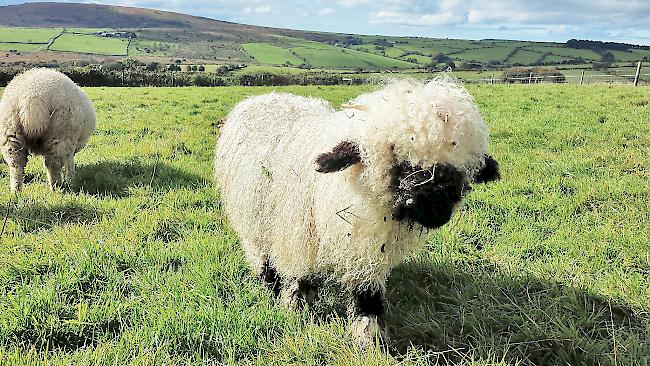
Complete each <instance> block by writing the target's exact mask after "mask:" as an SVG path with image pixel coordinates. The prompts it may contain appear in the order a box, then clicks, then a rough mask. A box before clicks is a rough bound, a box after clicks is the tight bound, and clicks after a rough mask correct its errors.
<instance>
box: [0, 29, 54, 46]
mask: <svg viewBox="0 0 650 366" xmlns="http://www.w3.org/2000/svg"><path fill="white" fill-rule="evenodd" d="M61 31H62V29H56V28H11V27H0V42H15V43H48V42H49V41H50V39H52V38H54V37H55V36H56V35H58V34H60V33H61Z"/></svg>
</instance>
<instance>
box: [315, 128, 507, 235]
mask: <svg viewBox="0 0 650 366" xmlns="http://www.w3.org/2000/svg"><path fill="white" fill-rule="evenodd" d="M360 162H361V154H360V151H359V147H358V146H357V145H356V144H355V143H353V142H350V141H343V142H341V143H339V144H338V145H337V146H336V147H335V148H334V149H333V150H332V151H330V152H328V153H324V154H321V155H319V156H318V157H317V158H316V165H317V167H316V170H317V171H318V172H321V173H332V172H336V171H340V170H343V169H346V168H348V167H350V166H352V165H354V164H357V163H360ZM390 175H391V186H390V189H391V191H392V192H393V208H392V214H393V219H394V220H398V221H401V220H407V221H409V222H417V223H419V224H420V225H422V226H424V227H426V228H430V229H435V228H439V227H441V226H442V225H444V224H446V223H447V222H448V221H449V220H450V219H451V215H452V214H453V211H454V207H455V206H456V205H457V204H458V203H459V202H460V200H461V199H462V198H463V196H464V195H465V194H466V193H468V192H469V191H471V189H472V188H471V187H470V182H469V178H468V177H467V175H466V174H465V173H464V172H463V171H461V170H459V169H457V168H456V167H454V166H453V165H451V164H437V165H435V166H433V167H432V168H430V169H423V168H422V167H420V166H412V165H411V164H409V163H408V162H402V163H400V164H397V165H395V166H394V167H393V168H392V169H391V171H390ZM499 178H500V175H499V164H498V163H497V162H496V160H494V159H493V158H492V157H491V156H489V155H485V164H484V166H483V168H482V169H481V170H480V171H479V172H478V173H477V174H476V176H475V177H474V179H473V181H474V183H487V182H491V181H494V180H498V179H499Z"/></svg>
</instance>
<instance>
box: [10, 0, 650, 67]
mask: <svg viewBox="0 0 650 366" xmlns="http://www.w3.org/2000/svg"><path fill="white" fill-rule="evenodd" d="M0 25H4V26H0V50H2V51H6V52H5V55H4V56H5V57H8V58H11V60H12V61H18V62H20V61H30V62H31V61H39V60H42V61H51V60H53V59H57V58H58V57H56V56H54V55H52V56H50V55H48V52H65V53H66V55H65V58H66V59H69V58H71V57H72V58H74V57H77V58H79V59H96V58H97V57H100V58H101V57H105V58H107V57H111V56H118V57H131V58H135V59H139V60H142V61H156V62H159V63H166V64H169V63H179V62H180V63H183V64H246V65H258V66H282V67H287V66H301V67H313V68H327V69H347V70H354V69H363V70H371V71H372V70H374V71H384V70H404V69H421V68H425V67H426V68H431V67H435V68H437V69H438V70H441V69H446V68H447V67H450V66H451V67H452V68H456V67H461V68H463V66H464V65H467V64H470V67H469V68H470V69H471V68H476V67H477V66H478V67H483V68H485V67H489V68H504V67H509V66H519V65H521V66H533V65H557V64H582V65H585V64H591V63H595V62H601V61H603V60H608V61H609V62H613V63H619V64H621V63H627V64H630V63H632V62H635V61H639V60H643V59H650V49H641V47H638V46H632V45H629V47H627V48H626V47H623V48H621V47H613V49H607V48H604V47H607V46H608V45H606V44H603V45H600V46H599V45H598V44H595V46H594V47H590V46H587V47H584V45H576V44H573V46H575V47H581V48H579V49H577V48H569V47H567V45H569V43H567V44H564V43H551V42H528V41H510V40H494V39H488V40H461V39H435V38H422V37H389V36H369V35H355V34H341V33H322V32H307V31H297V30H289V29H276V28H263V27H258V26H251V25H243V24H236V23H229V22H222V21H218V20H213V19H208V18H200V17H194V16H189V15H184V14H178V13H171V12H165V11H158V10H150V9H141V8H131V7H121V6H108V5H98V4H75V3H28V4H22V5H8V6H0ZM99 32H108V34H103V35H100V34H98V33H99ZM34 44H37V45H40V46H36V47H35V46H34ZM609 46H611V44H610V45H609ZM70 54H76V55H77V56H74V55H70ZM434 57H435V60H433V58H434ZM0 62H1V60H0ZM619 66H620V65H619ZM466 69H467V68H466Z"/></svg>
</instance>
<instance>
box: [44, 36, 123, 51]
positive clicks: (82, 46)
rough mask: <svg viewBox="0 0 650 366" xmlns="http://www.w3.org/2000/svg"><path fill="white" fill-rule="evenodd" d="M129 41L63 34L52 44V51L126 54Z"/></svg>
mask: <svg viewBox="0 0 650 366" xmlns="http://www.w3.org/2000/svg"><path fill="white" fill-rule="evenodd" d="M128 43H129V41H128V40H126V39H120V38H107V37H95V36H89V35H79V34H63V35H62V36H61V37H59V38H57V39H56V41H54V43H53V44H52V45H51V46H50V50H52V51H67V52H79V53H91V54H96V55H122V56H125V55H126V47H127V45H128Z"/></svg>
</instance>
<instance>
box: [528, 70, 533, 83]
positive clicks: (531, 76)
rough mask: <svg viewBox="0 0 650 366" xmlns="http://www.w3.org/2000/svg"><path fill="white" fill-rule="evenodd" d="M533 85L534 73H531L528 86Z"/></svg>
mask: <svg viewBox="0 0 650 366" xmlns="http://www.w3.org/2000/svg"><path fill="white" fill-rule="evenodd" d="M532 83H533V73H532V72H531V73H530V75H528V84H532Z"/></svg>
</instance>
